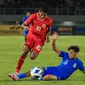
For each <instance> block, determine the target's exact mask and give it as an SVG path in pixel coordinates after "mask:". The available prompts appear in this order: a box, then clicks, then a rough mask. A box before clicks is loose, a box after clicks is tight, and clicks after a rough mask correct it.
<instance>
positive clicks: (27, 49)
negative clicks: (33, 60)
mask: <svg viewBox="0 0 85 85" xmlns="http://www.w3.org/2000/svg"><path fill="white" fill-rule="evenodd" d="M33 46H34V42H33V39H32V38H31V37H28V38H27V41H26V42H25V44H24V49H23V52H22V54H21V56H20V58H19V60H18V63H17V66H16V72H18V73H19V72H20V70H21V67H22V65H23V63H24V60H25V58H26V57H27V54H28V52H30V50H31V48H32V47H33Z"/></svg>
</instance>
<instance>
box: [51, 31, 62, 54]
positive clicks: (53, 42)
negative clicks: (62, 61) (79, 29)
mask: <svg viewBox="0 0 85 85" xmlns="http://www.w3.org/2000/svg"><path fill="white" fill-rule="evenodd" d="M57 39H58V33H56V32H55V33H53V36H52V49H53V50H54V51H55V52H56V53H57V54H58V55H60V53H61V50H59V49H58V48H57V47H56V40H57Z"/></svg>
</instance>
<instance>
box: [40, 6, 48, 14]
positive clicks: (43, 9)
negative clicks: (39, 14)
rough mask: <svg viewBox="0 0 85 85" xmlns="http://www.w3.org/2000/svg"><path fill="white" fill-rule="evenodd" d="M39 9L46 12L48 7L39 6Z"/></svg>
mask: <svg viewBox="0 0 85 85" xmlns="http://www.w3.org/2000/svg"><path fill="white" fill-rule="evenodd" d="M39 11H43V12H44V13H47V12H48V8H47V7H46V6H42V7H40V9H39Z"/></svg>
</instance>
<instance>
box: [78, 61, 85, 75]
mask: <svg viewBox="0 0 85 85" xmlns="http://www.w3.org/2000/svg"><path fill="white" fill-rule="evenodd" d="M78 68H79V70H80V71H82V72H83V73H84V74H85V67H84V65H83V63H82V61H80V62H78Z"/></svg>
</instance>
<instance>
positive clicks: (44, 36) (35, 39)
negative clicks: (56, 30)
mask: <svg viewBox="0 0 85 85" xmlns="http://www.w3.org/2000/svg"><path fill="white" fill-rule="evenodd" d="M47 11H48V9H47V7H45V6H43V7H41V8H40V9H39V12H38V13H34V14H32V15H31V16H30V17H29V18H28V19H27V20H26V21H25V22H24V23H23V24H22V26H23V28H25V29H28V27H27V24H30V27H29V33H28V35H27V40H26V42H25V44H24V50H23V53H22V55H21V56H20V58H19V60H18V63H17V67H16V72H15V73H19V72H20V70H21V67H22V65H23V63H24V60H25V58H26V57H27V54H28V52H30V51H31V52H30V59H31V60H34V59H35V58H36V57H37V56H38V54H39V53H40V51H41V49H42V47H43V45H44V43H45V41H46V42H47V43H48V42H49V32H50V29H51V27H52V19H51V18H49V17H48V16H47ZM13 74H14V73H12V74H9V77H12V76H13Z"/></svg>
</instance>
